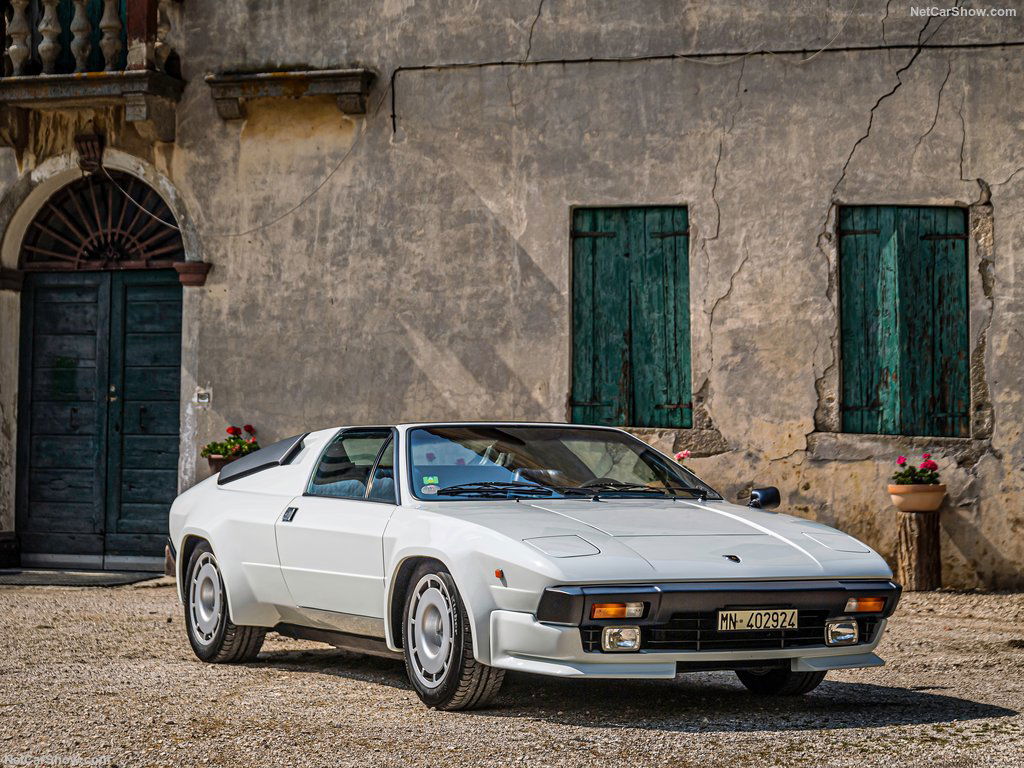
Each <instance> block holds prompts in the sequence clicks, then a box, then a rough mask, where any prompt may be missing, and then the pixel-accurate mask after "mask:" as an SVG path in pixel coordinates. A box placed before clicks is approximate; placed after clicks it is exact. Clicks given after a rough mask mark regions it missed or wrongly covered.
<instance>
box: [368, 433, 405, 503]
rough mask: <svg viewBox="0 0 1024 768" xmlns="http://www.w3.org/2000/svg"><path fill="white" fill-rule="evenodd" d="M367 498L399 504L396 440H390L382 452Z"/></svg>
mask: <svg viewBox="0 0 1024 768" xmlns="http://www.w3.org/2000/svg"><path fill="white" fill-rule="evenodd" d="M366 498H367V499H370V500H371V501H387V502H390V503H391V504H397V503H398V501H397V500H396V499H395V441H394V440H393V439H391V440H388V444H387V445H386V446H384V450H383V451H382V452H381V454H380V461H378V462H377V466H376V468H374V470H373V479H372V480H371V482H370V492H369V493H368V494H366Z"/></svg>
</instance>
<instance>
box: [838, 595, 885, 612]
mask: <svg viewBox="0 0 1024 768" xmlns="http://www.w3.org/2000/svg"><path fill="white" fill-rule="evenodd" d="M883 610H885V598H884V597H851V598H850V599H849V600H847V601H846V610H845V611H843V613H881V612H882V611H883Z"/></svg>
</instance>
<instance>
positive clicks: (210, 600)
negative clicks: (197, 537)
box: [185, 541, 267, 664]
mask: <svg viewBox="0 0 1024 768" xmlns="http://www.w3.org/2000/svg"><path fill="white" fill-rule="evenodd" d="M185 577H186V582H185V628H186V629H187V631H188V641H189V643H190V644H191V645H192V650H193V651H194V652H195V654H196V656H198V657H199V658H200V659H202V660H203V661H207V662H210V663H212V664H224V663H230V662H239V661H252V660H253V659H255V658H256V654H258V653H259V652H260V648H261V647H262V645H263V638H264V637H265V636H266V634H267V630H266V629H265V628H264V627H241V626H239V625H237V624H234V623H232V621H231V619H230V618H229V617H228V601H227V592H226V591H225V590H224V579H223V578H222V577H221V574H220V566H219V565H217V558H216V557H215V556H214V554H213V549H211V547H210V545H209V544H208V543H206V542H205V541H203V542H200V543H199V544H197V545H196V548H195V549H194V550H193V551H192V557H190V558H189V561H188V567H187V568H186V570H185Z"/></svg>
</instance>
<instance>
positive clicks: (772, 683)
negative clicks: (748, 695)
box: [736, 669, 825, 696]
mask: <svg viewBox="0 0 1024 768" xmlns="http://www.w3.org/2000/svg"><path fill="white" fill-rule="evenodd" d="M736 676H737V677H738V678H739V679H740V682H741V683H743V685H745V686H746V687H747V689H748V690H750V691H752V692H753V693H756V694H759V695H761V696H799V695H801V694H804V693H807V692H808V691H811V690H814V689H815V688H817V687H818V684H819V683H821V681H822V680H824V679H825V673H824V672H793V671H791V670H788V669H765V670H759V669H740V670H737V671H736Z"/></svg>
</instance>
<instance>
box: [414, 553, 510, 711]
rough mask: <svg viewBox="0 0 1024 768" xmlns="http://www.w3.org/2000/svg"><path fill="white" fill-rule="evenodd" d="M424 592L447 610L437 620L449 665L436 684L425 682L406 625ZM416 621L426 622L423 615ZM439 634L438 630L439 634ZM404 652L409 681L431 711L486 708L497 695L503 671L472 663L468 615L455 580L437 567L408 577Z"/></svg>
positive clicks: (426, 565)
mask: <svg viewBox="0 0 1024 768" xmlns="http://www.w3.org/2000/svg"><path fill="white" fill-rule="evenodd" d="M424 584H426V587H424ZM428 592H431V593H433V595H434V597H438V596H440V597H441V598H443V600H444V602H446V603H447V605H448V606H449V608H450V610H449V611H448V613H447V615H444V616H441V617H440V623H441V624H444V626H445V627H446V628H447V632H448V634H447V635H446V636H445V638H446V639H445V640H439V647H441V648H447V649H449V650H450V653H446V658H448V659H449V660H448V662H447V663H446V664H445V665H444V668H443V669H442V670H440V671H438V672H437V673H436V679H433V680H431V681H429V682H427V681H426V678H427V677H430V675H429V674H427V673H425V672H424V671H423V663H422V660H421V658H420V655H419V654H420V651H419V650H418V649H417V648H416V636H415V632H416V631H415V629H414V627H413V626H412V625H410V615H411V612H412V611H413V610H420V608H419V605H420V602H421V601H422V600H423V599H424V597H425V596H426V595H427V594H428ZM420 617H421V619H422V620H424V621H425V620H426V617H425V614H424V613H423V612H422V611H421V612H420ZM421 623H422V622H421ZM441 632H442V629H441V628H439V629H438V633H441ZM402 650H403V654H404V656H405V671H406V674H407V675H408V676H409V682H411V683H412V686H413V688H414V689H415V691H416V694H417V695H418V696H419V697H420V700H421V701H422V702H423V703H424V704H426V705H427V706H428V707H431V708H433V709H444V710H459V709H480V708H481V707H486V706H487V705H488V704H490V703H491V702H492V701H494V698H495V697H496V696H497V695H498V691H499V690H500V689H501V683H502V681H503V680H504V678H505V670H503V669H495V668H494V667H489V666H487V665H486V664H481V663H480V662H479V661H477V660H476V659H474V658H473V635H472V629H471V628H470V623H469V616H468V615H467V613H466V608H465V605H464V604H463V602H462V597H461V596H460V595H459V590H458V588H457V587H456V586H455V580H454V579H453V578H452V576H451V574H450V573H449V572H448V570H447V569H446V568H445V567H444V566H443V565H441V564H440V563H424V564H423V565H421V566H420V567H419V568H417V569H416V571H415V573H413V575H412V579H411V580H410V582H409V589H408V591H407V592H406V595H405V607H404V609H403V611H402ZM434 658H437V657H434Z"/></svg>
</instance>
